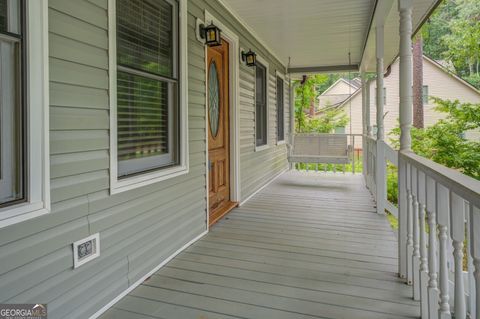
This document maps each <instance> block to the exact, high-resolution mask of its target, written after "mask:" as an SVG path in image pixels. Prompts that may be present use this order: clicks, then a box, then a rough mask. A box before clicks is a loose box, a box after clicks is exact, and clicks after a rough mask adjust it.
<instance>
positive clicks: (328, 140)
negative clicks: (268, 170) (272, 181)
mask: <svg viewBox="0 0 480 319" xmlns="http://www.w3.org/2000/svg"><path fill="white" fill-rule="evenodd" d="M348 61H349V64H350V63H351V56H350V52H348ZM348 74H349V79H350V78H351V72H350V71H349V73H348ZM351 90H352V87H351V86H350V87H349V96H350V97H351V96H352V91H351ZM351 106H352V102H351V99H350V119H351V118H352V107H351ZM350 133H352V121H351V120H350ZM348 137H349V135H348V134H327V133H297V134H292V137H291V144H290V145H289V154H288V161H289V163H291V164H294V163H312V164H343V165H346V164H350V163H351V162H352V155H353V145H350V144H349V143H348ZM334 170H335V167H334ZM344 171H345V167H344Z"/></svg>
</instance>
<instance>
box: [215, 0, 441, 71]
mask: <svg viewBox="0 0 480 319" xmlns="http://www.w3.org/2000/svg"><path fill="white" fill-rule="evenodd" d="M221 1H222V2H223V3H224V5H225V6H226V7H228V8H229V9H231V10H232V11H233V12H234V13H235V14H236V15H237V16H238V17H239V18H240V19H241V20H242V21H243V22H244V23H245V24H246V25H247V26H248V27H249V28H250V29H252V30H255V31H254V32H255V33H256V34H257V35H258V38H259V39H261V41H262V42H264V44H265V45H266V46H267V47H268V48H269V49H270V50H271V51H272V52H273V54H274V55H276V56H277V58H278V59H280V61H281V62H282V63H284V64H285V65H287V64H288V61H289V57H291V65H290V67H291V68H292V69H296V68H319V69H322V70H326V71H328V70H329V69H330V70H338V67H339V66H346V65H348V64H349V58H348V53H349V52H350V53H351V64H352V65H354V67H355V66H357V65H360V64H364V66H365V68H366V71H369V72H374V71H375V34H374V28H375V26H376V23H377V21H385V66H388V65H389V64H390V63H392V62H393V61H394V59H395V57H396V56H397V54H398V47H399V35H398V23H399V22H398V21H399V17H398V10H397V0H381V1H378V0H322V1H318V0H296V1H291V0H262V1H258V0H221ZM439 2H440V1H439V0H413V7H414V10H413V29H414V30H417V29H418V28H419V26H420V25H421V23H422V22H423V21H424V20H425V17H427V16H428V14H429V12H430V11H431V10H432V9H433V8H434V7H435V6H436V5H437V4H438V3H439ZM369 26H371V28H369ZM364 49H365V52H364Z"/></svg>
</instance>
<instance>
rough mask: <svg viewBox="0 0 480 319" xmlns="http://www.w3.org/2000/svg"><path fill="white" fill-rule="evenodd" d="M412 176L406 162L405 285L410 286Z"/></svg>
mask: <svg viewBox="0 0 480 319" xmlns="http://www.w3.org/2000/svg"><path fill="white" fill-rule="evenodd" d="M411 180H412V175H411V165H410V163H408V162H407V183H406V187H407V284H408V285H411V284H412V280H413V270H412V266H413V263H412V259H413V212H412V210H413V209H412V190H411V186H412V182H411Z"/></svg>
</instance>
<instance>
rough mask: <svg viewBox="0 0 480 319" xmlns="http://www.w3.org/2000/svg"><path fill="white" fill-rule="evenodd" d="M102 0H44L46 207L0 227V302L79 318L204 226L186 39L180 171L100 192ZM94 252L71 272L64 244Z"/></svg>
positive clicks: (200, 100)
mask: <svg viewBox="0 0 480 319" xmlns="http://www.w3.org/2000/svg"><path fill="white" fill-rule="evenodd" d="M107 3H108V1H107V0H89V1H87V0H50V1H49V6H50V8H49V30H50V33H49V47H50V81H51V82H50V104H51V105H50V152H51V157H50V165H51V198H52V213H50V214H48V215H45V216H42V217H39V218H36V219H33V220H29V221H26V222H23V223H20V224H16V225H13V226H10V227H7V228H3V229H2V230H1V231H0V265H1V267H0V302H8V303H23V302H29V303H37V302H43V303H48V309H49V318H87V317H88V316H90V315H91V314H93V313H94V312H95V311H97V310H98V309H100V308H101V307H103V306H104V305H105V304H107V303H108V302H110V301H111V300H112V299H113V298H114V297H116V296H117V295H119V294H120V293H121V292H122V291H124V290H125V289H127V288H128V286H129V285H131V284H133V283H135V282H136V281H137V280H139V279H140V278H141V277H142V276H144V275H145V274H146V273H147V272H149V271H150V270H152V269H153V268H154V267H155V266H157V265H159V264H160V263H161V262H162V261H163V260H165V258H167V257H169V256H170V255H171V254H172V253H174V252H175V251H176V250H178V249H179V248H180V247H182V246H183V245H185V244H186V243H187V242H189V241H191V240H192V239H193V238H195V237H197V236H198V235H199V234H201V233H202V232H203V231H204V230H205V227H206V225H205V213H206V211H205V210H206V200H205V197H206V192H205V147H206V143H205V93H204V92H205V89H204V86H205V73H204V61H205V60H204V50H203V46H202V45H200V44H199V43H198V42H197V41H196V40H195V33H194V25H195V19H194V17H193V15H191V14H190V15H189V17H188V38H189V66H188V71H189V83H191V85H190V86H189V100H190V102H191V103H190V105H189V136H190V144H189V155H190V173H189V174H187V175H183V176H180V177H177V178H174V179H169V180H167V181H164V182H161V183H157V184H154V185H151V186H147V187H142V188H138V189H135V190H132V191H128V192H125V193H121V194H117V195H113V196H110V195H109V166H110V163H109V104H108V103H109V94H108V80H109V78H108V29H107V28H108V12H107ZM96 232H100V244H101V256H100V258H98V259H96V260H94V261H92V262H89V263H87V264H85V265H84V266H82V267H81V268H79V269H76V270H73V257H72V248H71V244H72V242H74V241H76V240H79V239H82V238H84V237H86V236H88V235H89V234H93V233H96Z"/></svg>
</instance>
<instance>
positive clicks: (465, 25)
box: [422, 0, 480, 88]
mask: <svg viewBox="0 0 480 319" xmlns="http://www.w3.org/2000/svg"><path fill="white" fill-rule="evenodd" d="M422 36H423V38H424V51H425V54H426V55H428V56H430V57H431V58H433V59H435V60H440V59H447V60H448V61H451V62H452V63H453V65H454V67H455V71H456V73H457V74H458V75H459V76H462V77H463V78H465V79H466V80H467V81H469V82H470V83H471V84H472V85H474V86H476V87H477V88H480V0H445V1H444V2H443V3H442V4H441V5H440V6H439V8H438V9H437V10H436V12H435V13H434V14H433V15H432V16H431V17H430V19H429V21H428V22H427V23H426V24H425V25H424V27H423V28H422Z"/></svg>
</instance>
